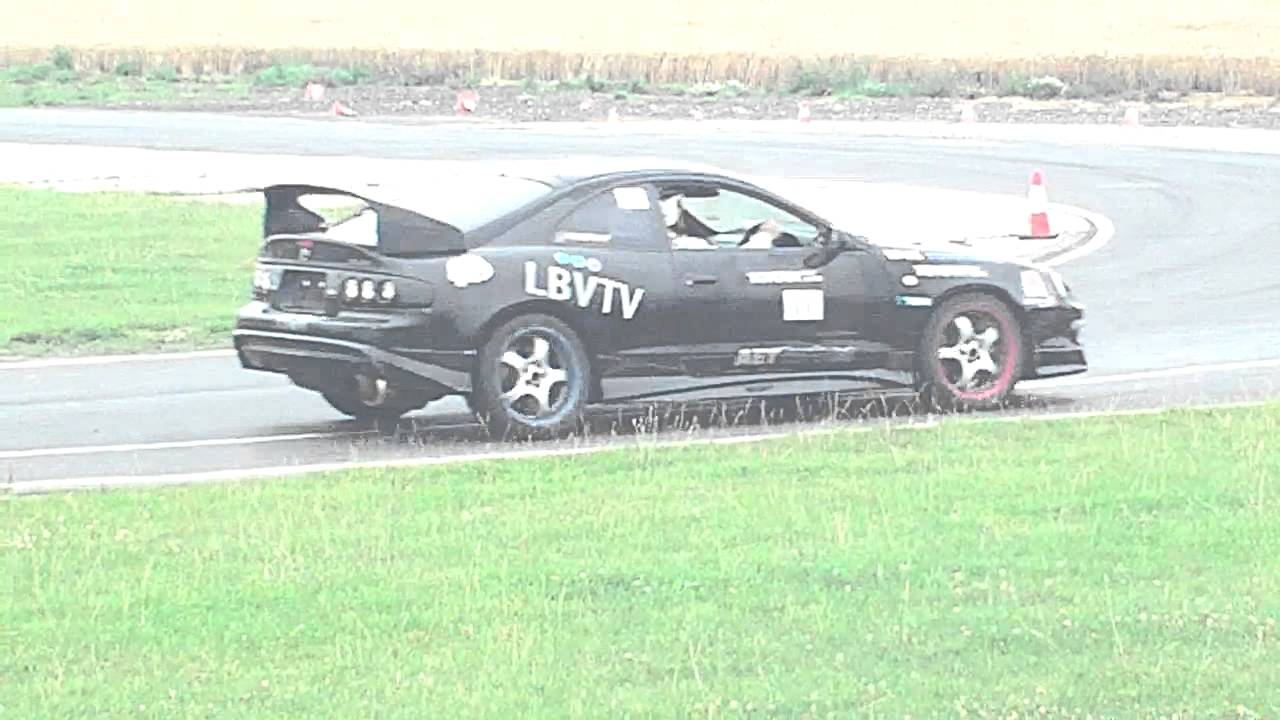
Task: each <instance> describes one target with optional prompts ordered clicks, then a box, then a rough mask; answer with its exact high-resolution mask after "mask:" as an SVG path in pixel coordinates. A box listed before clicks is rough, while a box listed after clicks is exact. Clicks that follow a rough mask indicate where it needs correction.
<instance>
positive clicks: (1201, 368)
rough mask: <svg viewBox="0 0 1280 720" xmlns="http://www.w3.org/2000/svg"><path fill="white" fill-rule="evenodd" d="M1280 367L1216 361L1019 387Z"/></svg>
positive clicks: (1272, 362)
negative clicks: (1208, 363)
mask: <svg viewBox="0 0 1280 720" xmlns="http://www.w3.org/2000/svg"><path fill="white" fill-rule="evenodd" d="M1275 368H1280V358H1272V359H1269V360H1244V361H1240V362H1228V363H1216V364H1213V365H1187V366H1184V367H1176V368H1165V369H1163V370H1140V371H1138V372H1130V373H1116V374H1114V375H1097V376H1093V377H1090V376H1087V375H1084V376H1069V377H1064V378H1057V379H1053V378H1051V379H1047V380H1032V381H1028V382H1027V383H1025V384H1024V385H1019V387H1026V388H1029V389H1030V388H1060V387H1062V388H1068V387H1087V386H1090V385H1109V384H1114V383H1124V382H1140V381H1143V380H1165V379H1168V378H1176V377H1186V376H1188V375H1201V374H1205V373H1225V372H1240V371H1243V370H1270V369H1275Z"/></svg>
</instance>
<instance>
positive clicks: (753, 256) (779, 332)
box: [659, 182, 832, 374]
mask: <svg viewBox="0 0 1280 720" xmlns="http://www.w3.org/2000/svg"><path fill="white" fill-rule="evenodd" d="M659 196H660V199H659V202H660V204H661V206H662V208H663V216H664V217H663V222H664V224H666V225H667V227H668V237H669V239H670V241H671V254H672V268H673V269H674V271H675V281H676V287H675V292H676V293H677V294H679V295H682V296H683V298H684V303H683V304H684V307H685V310H684V312H682V313H681V315H682V321H681V323H680V325H679V326H678V327H677V328H674V334H673V337H675V338H678V339H679V342H680V343H681V344H683V345H685V346H687V347H689V348H691V350H692V351H691V353H690V355H689V357H688V358H687V360H686V364H687V365H690V366H691V368H690V369H691V370H693V371H696V372H698V373H699V374H718V373H742V372H772V371H781V370H789V369H802V368H806V367H814V366H815V364H816V365H821V364H822V357H821V356H822V353H821V347H822V342H821V337H822V333H823V332H824V329H826V328H828V326H830V324H831V323H832V319H831V317H830V314H829V303H828V301H827V298H828V295H829V293H828V287H827V283H828V280H827V277H826V275H825V274H824V273H823V272H822V271H821V270H816V271H815V270H811V269H808V268H806V267H805V266H804V261H805V258H806V257H808V256H809V255H811V254H812V252H813V246H814V244H815V243H816V241H817V236H818V234H819V232H820V230H819V228H818V227H817V226H816V225H814V224H812V223H810V222H808V221H806V220H804V219H803V218H801V217H799V216H797V215H796V214H794V213H792V212H790V211H787V210H785V209H783V208H782V207H780V206H779V205H777V204H775V203H772V202H770V201H769V200H767V199H765V198H763V197H762V196H759V195H753V194H750V193H748V192H745V191H743V190H740V189H736V188H732V187H729V186H727V185H723V184H717V183H710V182H689V183H668V184H664V185H662V186H660V187H659ZM761 223H769V225H767V226H760V224H761ZM753 229H757V230H765V231H768V232H755V233H752V232H751V231H752V230H753ZM782 235H785V236H786V238H783V237H782Z"/></svg>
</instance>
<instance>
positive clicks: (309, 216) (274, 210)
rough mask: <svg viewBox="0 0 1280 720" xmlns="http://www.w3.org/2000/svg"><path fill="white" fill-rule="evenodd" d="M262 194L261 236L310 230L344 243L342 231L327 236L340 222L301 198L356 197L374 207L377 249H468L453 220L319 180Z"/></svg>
mask: <svg viewBox="0 0 1280 720" xmlns="http://www.w3.org/2000/svg"><path fill="white" fill-rule="evenodd" d="M262 194H263V196H264V197H265V199H266V209H265V210H264V212H263V218H262V237H263V239H264V240H266V239H267V238H271V237H273V236H278V235H313V236H319V237H318V239H332V240H337V241H339V242H342V241H343V240H342V237H341V233H338V232H336V231H335V232H334V233H333V235H332V237H328V235H329V233H330V230H334V229H336V228H341V227H342V223H335V224H333V225H330V224H329V223H328V222H327V221H326V220H325V219H324V217H323V216H321V215H320V214H318V213H316V212H315V211H314V210H311V209H309V208H307V207H304V206H303V205H302V203H301V202H300V200H301V198H303V197H306V196H308V195H328V196H336V197H347V198H351V199H353V200H357V201H360V202H361V203H363V204H365V205H367V206H368V207H369V209H370V210H372V211H373V213H374V214H375V215H376V218H377V222H376V225H375V227H376V230H375V238H374V240H375V243H374V246H375V249H376V251H377V252H378V253H379V254H382V255H402V256H403V255H430V254H439V253H456V252H463V251H465V250H466V249H467V245H466V241H465V238H464V236H463V232H462V231H461V230H459V229H458V228H456V227H454V226H453V225H450V224H448V223H445V222H441V221H439V220H435V219H433V218H430V217H427V216H425V215H422V214H419V213H416V212H413V211H412V210H406V209H404V208H402V207H399V206H397V205H393V204H390V203H388V202H384V201H379V200H377V199H374V198H371V197H368V196H366V195H361V194H357V193H354V192H351V191H349V190H340V189H337V188H332V187H324V186H320V185H271V186H268V187H265V188H262ZM348 222H349V221H348Z"/></svg>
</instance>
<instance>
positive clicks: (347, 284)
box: [342, 278, 360, 300]
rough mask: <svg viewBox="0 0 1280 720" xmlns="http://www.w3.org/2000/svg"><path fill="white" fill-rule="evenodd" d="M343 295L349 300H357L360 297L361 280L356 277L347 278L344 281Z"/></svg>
mask: <svg viewBox="0 0 1280 720" xmlns="http://www.w3.org/2000/svg"><path fill="white" fill-rule="evenodd" d="M342 296H343V297H345V298H346V299H348V300H355V299H356V298H358V297H360V281H359V280H357V279H355V278H347V279H346V280H345V281H344V282H343V283H342Z"/></svg>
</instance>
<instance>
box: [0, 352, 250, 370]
mask: <svg viewBox="0 0 1280 720" xmlns="http://www.w3.org/2000/svg"><path fill="white" fill-rule="evenodd" d="M235 354H236V353H235V351H234V350H196V351H193V352H175V353H151V354H140V355H94V356H85V357H63V358H45V359H39V360H16V361H13V362H6V361H3V360H0V371H4V370H39V369H43V368H54V367H76V366H81V365H115V364H119V363H132V362H171V361H174V360H201V359H204V358H219V357H235Z"/></svg>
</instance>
